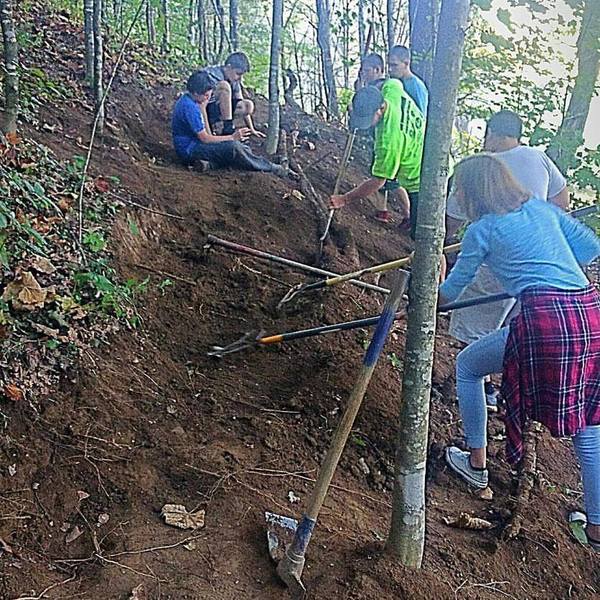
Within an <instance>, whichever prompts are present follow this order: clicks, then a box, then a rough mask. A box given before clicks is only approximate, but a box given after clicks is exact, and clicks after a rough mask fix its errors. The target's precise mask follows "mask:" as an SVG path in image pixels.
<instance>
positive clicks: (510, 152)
mask: <svg viewBox="0 0 600 600" xmlns="http://www.w3.org/2000/svg"><path fill="white" fill-rule="evenodd" d="M522 131H523V121H522V120H521V118H520V117H519V115H518V114H516V113H515V112H513V111H510V110H501V111H500V112H497V113H495V114H494V115H492V117H491V118H490V120H489V121H488V123H487V128H486V133H485V140H484V145H483V149H484V150H485V151H486V152H492V153H494V154H495V155H496V156H497V157H498V158H500V159H501V160H502V161H503V162H504V163H505V164H506V166H507V167H508V168H509V170H510V171H511V173H512V175H513V177H514V178H515V179H516V180H517V182H518V183H519V184H521V186H522V187H523V188H525V190H527V191H528V192H529V193H530V194H531V195H532V196H534V197H536V198H539V199H541V200H547V201H548V202H552V203H553V204H555V205H556V206H558V207H559V208H562V209H563V210H566V209H567V208H568V207H569V190H568V188H567V182H566V180H565V178H564V177H563V175H562V174H561V172H560V171H559V170H558V167H557V166H556V165H555V164H554V163H553V162H552V161H551V160H550V158H548V156H547V155H546V154H545V153H544V152H543V151H542V150H538V149H537V148H531V147H529V146H526V145H523V144H521V141H520V140H521V135H522ZM466 220H467V219H466V216H465V215H464V214H463V213H462V211H461V209H460V208H459V206H458V204H457V202H456V198H454V197H453V195H452V194H451V195H450V197H449V198H448V204H447V208H446V236H447V237H448V238H451V237H452V236H453V235H454V234H455V233H456V232H457V230H458V229H459V228H460V227H461V226H462V225H463V224H464V223H465V222H466ZM501 291H503V290H502V288H501V286H500V284H499V283H498V281H497V280H496V278H495V277H494V276H493V275H492V274H491V272H490V271H489V269H488V268H487V267H486V266H485V265H483V266H482V267H481V268H480V269H479V272H478V273H477V276H476V277H475V279H474V280H473V282H472V283H471V285H469V286H468V287H467V288H466V289H465V290H464V291H463V293H462V294H461V296H460V299H461V300H466V299H468V298H474V297H476V296H487V295H489V294H496V293H498V292H501ZM514 304H515V301H514V300H504V301H500V302H494V303H491V304H483V305H480V306H473V307H470V308H463V309H461V310H455V311H453V312H452V314H451V317H450V328H449V333H450V335H452V336H453V337H454V338H456V339H458V340H459V341H461V342H464V343H466V344H471V343H472V342H475V341H477V340H478V339H479V338H481V337H483V336H484V335H487V334H488V333H490V332H492V331H495V330H496V329H498V328H499V327H500V326H501V325H502V324H503V323H504V321H505V320H506V318H507V317H508V315H509V313H510V312H511V310H512V309H513V307H514ZM486 393H487V397H488V401H489V404H490V405H494V399H495V390H494V389H493V386H492V385H491V384H489V383H488V384H486Z"/></svg>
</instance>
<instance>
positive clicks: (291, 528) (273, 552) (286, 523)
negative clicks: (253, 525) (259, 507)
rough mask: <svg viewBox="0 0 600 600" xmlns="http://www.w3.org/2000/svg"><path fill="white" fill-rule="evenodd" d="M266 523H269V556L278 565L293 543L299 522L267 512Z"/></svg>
mask: <svg viewBox="0 0 600 600" xmlns="http://www.w3.org/2000/svg"><path fill="white" fill-rule="evenodd" d="M265 521H266V522H267V544H268V548H269V556H270V557H271V559H272V560H273V561H274V562H276V563H278V562H280V561H281V560H282V559H283V557H284V556H285V551H286V548H287V547H288V545H289V544H291V543H292V539H293V538H294V534H295V533H296V528H297V527H298V521H296V519H292V518H291V517H284V516H283V515H278V514H276V513H271V512H267V511H265Z"/></svg>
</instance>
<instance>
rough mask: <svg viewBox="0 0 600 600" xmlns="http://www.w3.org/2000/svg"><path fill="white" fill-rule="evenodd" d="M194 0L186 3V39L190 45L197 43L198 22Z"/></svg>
mask: <svg viewBox="0 0 600 600" xmlns="http://www.w3.org/2000/svg"><path fill="white" fill-rule="evenodd" d="M196 14H197V10H196V0H190V2H189V4H188V26H187V39H188V43H189V44H190V46H195V45H196V44H197V43H198V36H197V33H198V23H197V20H196Z"/></svg>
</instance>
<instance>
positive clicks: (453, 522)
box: [442, 512, 494, 530]
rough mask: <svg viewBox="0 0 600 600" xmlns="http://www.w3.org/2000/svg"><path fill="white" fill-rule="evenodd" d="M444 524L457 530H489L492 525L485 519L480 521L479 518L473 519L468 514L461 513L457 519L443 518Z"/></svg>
mask: <svg viewBox="0 0 600 600" xmlns="http://www.w3.org/2000/svg"><path fill="white" fill-rule="evenodd" d="M442 520H443V521H444V523H445V524H446V525H448V526H450V527H456V528H458V529H473V530H481V529H491V528H492V527H493V526H494V525H493V523H490V522H489V521H486V519H480V518H479V517H473V516H472V515H470V514H469V513H466V512H461V513H460V515H458V517H444V518H443V519H442Z"/></svg>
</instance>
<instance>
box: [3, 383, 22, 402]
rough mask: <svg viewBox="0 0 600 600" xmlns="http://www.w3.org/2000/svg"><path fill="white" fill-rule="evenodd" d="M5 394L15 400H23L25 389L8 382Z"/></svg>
mask: <svg viewBox="0 0 600 600" xmlns="http://www.w3.org/2000/svg"><path fill="white" fill-rule="evenodd" d="M4 394H5V396H6V397H7V398H10V400H13V401H14V402H19V401H21V400H23V390H22V389H21V388H18V387H17V386H16V385H14V384H13V383H7V384H6V385H5V386H4Z"/></svg>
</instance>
